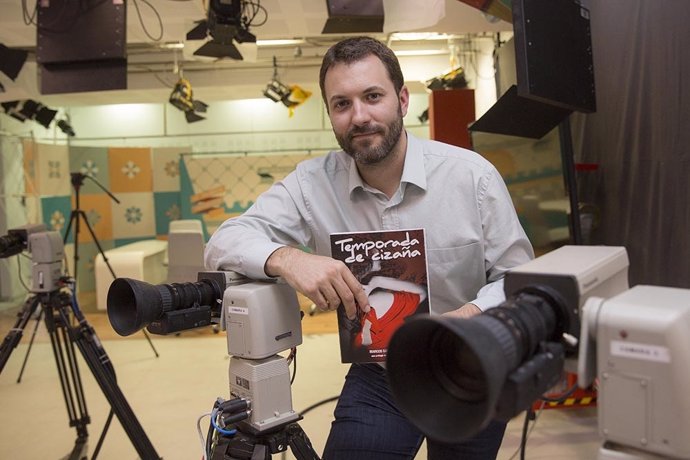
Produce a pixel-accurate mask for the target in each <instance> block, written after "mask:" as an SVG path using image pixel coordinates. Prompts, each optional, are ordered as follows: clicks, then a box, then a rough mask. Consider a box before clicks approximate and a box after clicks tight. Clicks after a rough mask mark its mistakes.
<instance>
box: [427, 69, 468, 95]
mask: <svg viewBox="0 0 690 460" xmlns="http://www.w3.org/2000/svg"><path fill="white" fill-rule="evenodd" d="M426 87H427V88H428V89H430V90H432V91H435V90H439V89H458V88H467V80H466V79H465V70H464V69H463V68H462V67H456V68H454V69H453V70H451V71H449V72H447V73H445V74H443V75H441V76H438V77H434V78H432V79H431V80H427V81H426Z"/></svg>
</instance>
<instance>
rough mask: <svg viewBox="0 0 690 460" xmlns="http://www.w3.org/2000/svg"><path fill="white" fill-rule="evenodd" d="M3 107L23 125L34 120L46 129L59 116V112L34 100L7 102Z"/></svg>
mask: <svg viewBox="0 0 690 460" xmlns="http://www.w3.org/2000/svg"><path fill="white" fill-rule="evenodd" d="M1 105H2V108H3V110H4V111H5V113H6V114H7V115H9V116H11V117H12V118H14V119H16V120H19V121H21V122H22V123H23V122H24V121H26V120H34V121H35V122H36V123H38V124H40V125H41V126H43V127H44V128H46V129H48V128H49V127H50V123H52V121H53V119H54V118H55V115H56V114H57V110H53V109H51V108H48V107H46V106H45V105H43V104H41V103H40V102H36V101H34V100H33V99H25V100H20V101H7V102H3V103H2V104H1Z"/></svg>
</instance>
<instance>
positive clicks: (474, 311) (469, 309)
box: [443, 303, 482, 318]
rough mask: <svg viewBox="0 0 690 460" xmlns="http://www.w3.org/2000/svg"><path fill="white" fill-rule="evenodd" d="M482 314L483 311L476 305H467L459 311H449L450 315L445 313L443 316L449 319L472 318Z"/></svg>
mask: <svg viewBox="0 0 690 460" xmlns="http://www.w3.org/2000/svg"><path fill="white" fill-rule="evenodd" d="M481 312H482V311H481V310H480V309H479V307H478V306H476V305H475V304H473V303H466V304H465V305H463V306H462V307H460V308H458V309H457V310H453V311H449V312H448V313H444V314H443V316H446V317H449V318H471V317H473V316H475V315H478V314H480V313H481Z"/></svg>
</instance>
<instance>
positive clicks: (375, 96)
mask: <svg viewBox="0 0 690 460" xmlns="http://www.w3.org/2000/svg"><path fill="white" fill-rule="evenodd" d="M367 99H368V100H370V101H377V100H378V99H381V95H380V94H378V93H371V94H367Z"/></svg>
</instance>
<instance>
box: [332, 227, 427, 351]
mask: <svg viewBox="0 0 690 460" xmlns="http://www.w3.org/2000/svg"><path fill="white" fill-rule="evenodd" d="M330 237H331V255H332V257H333V258H335V259H338V260H342V261H343V262H344V263H345V265H347V266H348V268H349V269H350V270H351V271H352V273H353V274H354V275H355V278H357V280H358V281H359V282H360V283H361V284H362V286H364V289H365V291H366V292H367V295H368V296H369V304H370V305H371V308H370V309H369V310H368V311H363V310H362V309H359V308H358V310H357V316H356V317H355V319H354V320H351V319H349V318H348V317H347V315H346V314H345V308H344V306H343V305H342V304H341V305H340V307H339V308H338V333H339V338H340V351H341V358H342V362H343V363H354V362H384V361H385V360H386V352H387V351H388V342H389V341H390V338H391V336H392V335H393V332H395V330H396V329H397V328H398V327H399V326H400V325H402V324H403V321H404V320H405V318H407V317H408V316H411V315H415V314H419V313H428V312H429V283H428V279H427V257H426V242H425V239H424V229H421V228H420V229H408V230H386V231H377V232H350V233H334V234H331V235H330Z"/></svg>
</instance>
